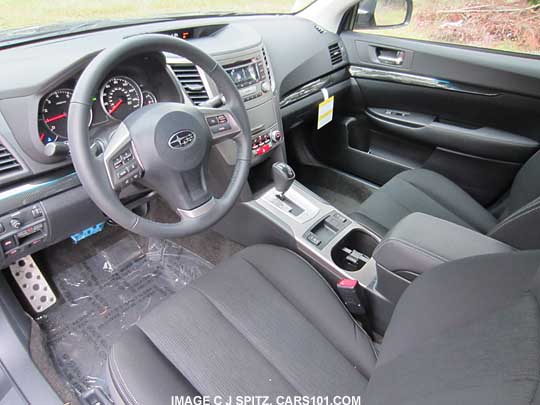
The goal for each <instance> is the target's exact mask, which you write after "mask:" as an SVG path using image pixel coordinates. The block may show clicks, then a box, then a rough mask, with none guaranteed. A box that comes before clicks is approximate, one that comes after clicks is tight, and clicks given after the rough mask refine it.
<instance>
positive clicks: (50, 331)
mask: <svg viewBox="0 0 540 405" xmlns="http://www.w3.org/2000/svg"><path fill="white" fill-rule="evenodd" d="M211 268H212V264H210V263H209V262H207V261H206V260H204V259H202V258H200V257H199V256H197V255H195V254H194V253H192V252H190V251H188V250H187V249H184V248H182V247H181V246H178V245H176V244H174V243H172V242H170V241H166V240H157V239H149V240H148V249H143V248H141V246H140V245H139V243H138V242H137V241H136V240H135V239H134V238H133V237H131V236H127V237H124V238H122V239H120V240H119V241H117V242H116V243H114V244H113V245H111V246H110V247H108V248H106V249H105V250H101V251H99V252H98V253H97V254H95V255H93V256H92V257H90V258H88V259H87V260H84V261H82V262H81V263H77V264H75V265H73V266H71V267H70V268H67V269H65V270H64V271H61V272H58V273H56V274H54V275H53V276H52V281H53V283H54V285H55V286H56V288H57V294H58V295H59V298H60V299H59V302H58V303H57V305H55V306H54V307H52V308H51V310H50V311H48V312H47V313H46V314H44V315H42V316H40V317H38V318H37V319H36V320H37V322H38V323H39V325H40V326H41V328H42V330H43V331H44V332H45V336H46V340H47V345H48V347H49V349H50V351H51V355H52V358H53V361H54V362H55V365H56V367H57V369H58V371H59V372H60V374H61V375H62V376H63V377H65V378H66V380H67V381H68V382H69V383H70V384H71V386H72V387H73V389H74V390H75V391H76V392H77V393H78V394H81V393H83V392H85V391H87V390H89V389H92V388H101V389H102V390H103V391H104V392H107V391H108V389H107V384H106V380H105V375H106V373H105V366H106V359H107V355H108V353H109V349H110V347H111V345H112V344H113V343H114V342H115V341H116V340H117V339H118V338H119V337H120V336H121V335H122V333H123V332H124V331H125V330H126V329H128V328H129V327H130V326H132V325H134V324H136V323H137V321H138V320H139V319H141V317H142V316H144V315H145V314H146V313H148V312H149V311H150V310H151V309H153V308H154V307H155V306H156V305H157V304H159V303H160V302H161V301H163V300H164V299H165V298H167V297H168V296H170V295H171V294H173V293H175V292H177V291H178V290H180V289H182V288H183V287H184V286H186V285H188V284H189V283H190V282H191V281H193V280H195V279H197V278H199V277H200V276H202V275H203V274H204V273H206V272H207V271H209V270H210V269H211Z"/></svg>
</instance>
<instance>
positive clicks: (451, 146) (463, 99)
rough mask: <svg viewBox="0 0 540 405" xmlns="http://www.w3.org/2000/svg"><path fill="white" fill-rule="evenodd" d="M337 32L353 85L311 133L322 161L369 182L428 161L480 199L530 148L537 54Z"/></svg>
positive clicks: (487, 197)
mask: <svg viewBox="0 0 540 405" xmlns="http://www.w3.org/2000/svg"><path fill="white" fill-rule="evenodd" d="M342 38H343V41H344V44H345V47H346V49H347V51H348V56H349V60H350V63H351V65H352V68H351V73H352V74H354V83H355V85H356V86H358V88H357V92H356V97H353V98H351V100H350V105H349V107H348V108H346V109H344V110H342V111H336V113H337V114H336V115H337V116H338V118H337V119H336V120H335V122H334V124H333V126H332V127H331V128H326V129H325V130H324V131H322V132H321V133H320V134H319V135H320V136H314V137H313V138H312V146H313V147H314V150H315V152H316V154H317V155H319V157H320V158H321V159H323V160H325V161H327V162H328V163H330V164H332V165H334V166H337V167H339V168H340V169H342V170H345V171H348V172H350V173H352V174H354V175H357V176H359V177H362V178H364V179H366V180H369V181H371V182H374V183H376V184H384V183H385V182H386V181H388V180H389V179H390V178H391V177H393V176H394V175H395V174H397V173H399V172H400V171H402V170H406V169H408V168H417V167H423V168H427V169H431V170H435V171H437V172H439V173H441V174H443V175H444V176H446V177H448V178H450V179H451V180H453V181H455V182H456V183H458V184H459V185H460V186H461V187H462V188H464V189H465V190H466V191H468V192H469V193H470V194H471V195H472V196H473V197H474V198H476V199H477V200H478V201H479V202H480V203H482V204H484V205H488V204H490V203H493V202H494V201H495V200H496V199H497V198H498V197H499V196H500V195H501V194H503V193H504V192H505V191H506V190H507V189H508V188H509V186H510V185H511V182H512V179H513V177H514V176H515V174H516V173H517V171H518V170H519V168H520V167H521V165H522V164H523V163H524V162H525V161H526V160H527V159H528V158H529V157H530V156H531V155H532V154H533V153H534V152H535V151H536V150H537V149H538V147H539V143H538V141H539V140H540V120H539V119H538V118H537V117H538V111H540V61H539V60H537V59H533V58H527V57H517V56H509V55H506V54H500V53H495V52H489V51H481V50H475V49H471V48H464V47H455V46H447V45H440V44H433V43H425V42H419V41H412V40H404V39H398V38H391V37H383V36H377V35H369V34H359V33H351V32H347V33H344V34H342ZM355 69H356V71H355ZM357 72H360V74H356V73H357ZM366 72H367V73H366ZM353 94H355V93H354V92H353ZM340 114H341V115H342V117H341V118H340V117H339V116H340Z"/></svg>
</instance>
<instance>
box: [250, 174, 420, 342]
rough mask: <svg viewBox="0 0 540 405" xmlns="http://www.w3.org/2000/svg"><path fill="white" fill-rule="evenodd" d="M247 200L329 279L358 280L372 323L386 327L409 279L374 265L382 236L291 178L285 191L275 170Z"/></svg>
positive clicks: (332, 281)
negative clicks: (267, 183)
mask: <svg viewBox="0 0 540 405" xmlns="http://www.w3.org/2000/svg"><path fill="white" fill-rule="evenodd" d="M278 164H279V163H278ZM275 165H276V164H275ZM275 165H274V167H275ZM246 204H247V205H248V206H250V207H251V208H252V209H253V210H255V211H257V212H258V213H259V214H260V215H261V216H262V217H265V218H267V219H268V220H269V221H271V222H275V223H279V224H281V229H285V232H288V233H289V234H290V235H291V237H292V239H293V240H294V242H293V243H294V249H295V250H297V251H299V252H300V253H302V254H303V256H304V257H306V258H307V259H308V260H309V261H310V262H311V263H312V264H313V265H315V266H316V267H317V268H318V269H319V270H320V271H321V273H322V274H323V275H324V276H325V278H327V279H328V280H329V282H330V283H332V284H333V285H336V283H337V282H338V280H341V279H352V280H357V281H358V284H359V285H360V286H361V287H362V289H363V290H364V291H366V292H367V294H366V296H367V299H368V300H369V307H370V312H371V314H372V317H373V326H374V329H375V330H376V331H377V332H379V333H381V334H382V333H384V330H385V328H386V325H387V324H388V322H389V320H390V316H391V315H392V312H393V309H394V306H395V303H396V302H397V300H398V299H399V296H400V295H401V292H402V291H403V290H404V289H405V288H406V287H407V286H408V285H409V284H410V283H409V282H408V281H407V280H404V279H403V278H401V277H399V276H397V275H395V274H393V273H392V272H388V271H385V270H383V269H378V268H377V266H376V263H375V261H374V259H373V258H372V255H373V252H374V250H375V248H376V247H377V245H378V244H379V242H380V241H381V239H380V237H378V236H377V235H376V234H375V233H373V232H372V231H370V230H369V229H368V228H367V227H365V226H363V225H362V224H359V223H357V222H355V221H354V220H353V219H352V218H350V217H348V216H347V215H346V214H344V213H343V212H340V211H339V210H337V209H336V208H335V207H333V206H332V205H331V204H329V203H328V202H326V201H325V200H323V199H321V198H320V197H318V196H317V195H316V194H314V193H312V192H311V191H310V190H309V189H307V188H306V187H304V186H303V185H302V184H300V183H299V182H298V181H295V180H294V179H293V181H291V184H290V186H289V187H288V188H287V189H286V190H285V191H284V190H283V187H282V183H280V182H279V181H276V177H275V176H274V186H273V187H270V188H268V189H266V190H265V191H263V192H262V193H260V194H259V195H258V196H256V198H255V199H254V200H252V201H250V202H247V203H246Z"/></svg>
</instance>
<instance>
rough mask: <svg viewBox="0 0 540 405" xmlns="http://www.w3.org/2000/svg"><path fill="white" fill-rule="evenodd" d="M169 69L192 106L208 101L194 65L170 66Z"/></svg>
mask: <svg viewBox="0 0 540 405" xmlns="http://www.w3.org/2000/svg"><path fill="white" fill-rule="evenodd" d="M171 69H172V70H173V72H174V74H175V76H176V78H177V79H178V81H179V82H180V85H181V86H182V88H183V89H184V91H185V92H186V94H187V96H188V97H189V99H190V100H191V102H192V103H193V104H195V105H199V104H201V103H203V102H205V101H207V100H208V93H207V92H206V88H205V87H204V83H203V81H202V79H201V75H200V73H199V71H198V70H197V68H196V67H195V66H194V65H171Z"/></svg>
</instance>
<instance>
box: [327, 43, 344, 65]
mask: <svg viewBox="0 0 540 405" xmlns="http://www.w3.org/2000/svg"><path fill="white" fill-rule="evenodd" d="M328 51H329V52H330V61H331V62H332V65H337V64H338V63H341V62H343V54H342V53H341V48H340V47H339V44H332V45H330V46H329V47H328Z"/></svg>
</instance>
